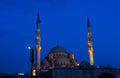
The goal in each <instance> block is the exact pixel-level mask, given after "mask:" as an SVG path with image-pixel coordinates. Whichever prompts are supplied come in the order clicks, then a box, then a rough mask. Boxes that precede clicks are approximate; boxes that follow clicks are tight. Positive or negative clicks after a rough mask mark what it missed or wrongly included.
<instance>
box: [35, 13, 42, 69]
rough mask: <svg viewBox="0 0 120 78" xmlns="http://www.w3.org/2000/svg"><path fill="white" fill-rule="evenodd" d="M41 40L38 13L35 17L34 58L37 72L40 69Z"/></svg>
mask: <svg viewBox="0 0 120 78" xmlns="http://www.w3.org/2000/svg"><path fill="white" fill-rule="evenodd" d="M40 42H41V38H40V18H39V13H38V17H37V27H36V52H37V53H36V54H37V56H36V58H37V61H36V62H37V70H39V69H40V51H41V46H40Z"/></svg>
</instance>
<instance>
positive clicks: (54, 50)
mask: <svg viewBox="0 0 120 78" xmlns="http://www.w3.org/2000/svg"><path fill="white" fill-rule="evenodd" d="M58 52H63V53H67V51H66V49H65V48H64V47H62V46H60V45H57V46H55V47H53V48H52V49H51V50H50V53H58Z"/></svg>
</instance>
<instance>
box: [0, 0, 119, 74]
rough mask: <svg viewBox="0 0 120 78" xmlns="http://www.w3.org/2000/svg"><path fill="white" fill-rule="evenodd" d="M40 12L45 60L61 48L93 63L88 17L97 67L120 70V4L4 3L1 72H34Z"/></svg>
mask: <svg viewBox="0 0 120 78" xmlns="http://www.w3.org/2000/svg"><path fill="white" fill-rule="evenodd" d="M38 11H39V14H40V18H41V27H40V28H41V39H42V42H41V46H42V51H41V59H43V58H44V57H45V56H46V55H47V54H48V53H49V51H50V49H51V48H52V47H54V46H56V45H57V44H59V45H61V46H63V47H64V48H66V50H67V51H68V52H69V53H70V52H74V54H75V59H78V60H80V61H82V60H87V61H89V57H88V52H87V48H88V47H87V16H89V18H90V23H91V30H92V34H93V47H94V59H95V65H97V66H98V65H107V64H110V65H112V66H113V67H120V63H119V58H120V57H119V55H120V1H119V0H0V44H1V45H0V72H5V73H15V72H28V71H29V70H30V61H29V55H30V53H29V50H28V49H27V47H28V46H29V45H30V46H32V47H33V48H35V29H36V19H37V15H38Z"/></svg>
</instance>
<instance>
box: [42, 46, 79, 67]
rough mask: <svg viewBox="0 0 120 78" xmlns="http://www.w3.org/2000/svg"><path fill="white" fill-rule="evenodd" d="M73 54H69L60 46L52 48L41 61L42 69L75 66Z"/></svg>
mask: <svg viewBox="0 0 120 78" xmlns="http://www.w3.org/2000/svg"><path fill="white" fill-rule="evenodd" d="M77 63H78V62H77V61H75V60H74V54H69V53H68V52H67V51H66V49H65V48H63V47H62V46H60V45H57V46H55V47H53V48H52V49H51V50H50V52H49V54H48V55H47V57H46V58H45V59H44V60H43V61H42V67H43V69H47V68H48V69H49V68H51V67H52V68H53V67H55V66H62V67H64V66H76V65H77Z"/></svg>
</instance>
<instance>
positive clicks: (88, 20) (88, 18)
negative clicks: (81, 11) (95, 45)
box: [87, 16, 90, 28]
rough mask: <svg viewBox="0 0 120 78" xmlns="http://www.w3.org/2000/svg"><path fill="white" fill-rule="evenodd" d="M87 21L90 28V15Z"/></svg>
mask: <svg viewBox="0 0 120 78" xmlns="http://www.w3.org/2000/svg"><path fill="white" fill-rule="evenodd" d="M87 22H88V28H89V27H90V20H89V17H88V16H87Z"/></svg>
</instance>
